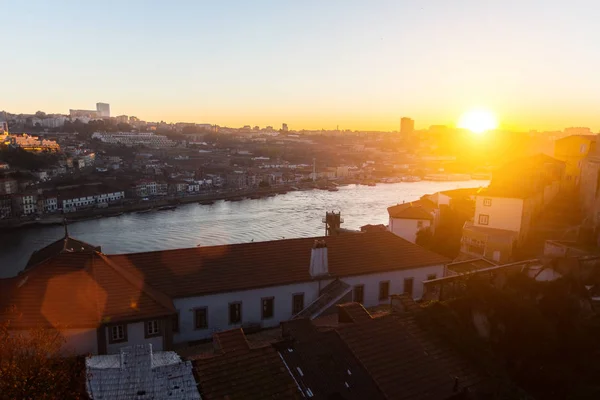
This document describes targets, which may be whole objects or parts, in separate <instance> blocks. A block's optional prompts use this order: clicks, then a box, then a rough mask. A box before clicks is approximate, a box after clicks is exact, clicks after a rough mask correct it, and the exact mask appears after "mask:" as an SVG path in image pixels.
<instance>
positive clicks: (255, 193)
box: [0, 184, 333, 230]
mask: <svg viewBox="0 0 600 400" xmlns="http://www.w3.org/2000/svg"><path fill="white" fill-rule="evenodd" d="M331 188H333V186H322V187H319V186H315V185H313V184H308V185H307V184H300V185H298V186H278V187H270V188H260V189H248V190H226V189H223V190H216V191H211V192H208V193H201V194H198V195H186V196H178V197H168V198H156V199H152V200H148V201H141V202H138V203H124V204H120V205H111V206H110V207H106V208H89V209H85V210H81V211H75V212H70V213H66V214H51V215H42V216H38V217H35V218H31V219H18V218H14V219H5V220H0V229H2V230H16V229H22V228H34V227H39V226H45V225H63V224H64V223H65V221H66V222H67V224H73V223H77V222H82V221H89V220H94V219H99V218H110V217H116V216H120V215H122V214H124V213H132V212H140V211H149V210H153V209H159V208H162V207H170V206H174V207H176V206H177V205H179V204H188V203H197V202H204V203H210V202H215V201H219V200H225V201H237V200H243V199H246V198H249V199H260V198H264V197H271V196H275V195H278V194H285V193H288V192H291V191H296V190H317V189H331Z"/></svg>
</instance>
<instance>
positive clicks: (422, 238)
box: [415, 227, 433, 248]
mask: <svg viewBox="0 0 600 400" xmlns="http://www.w3.org/2000/svg"><path fill="white" fill-rule="evenodd" d="M432 242H433V233H431V229H429V227H427V228H424V229H419V230H418V231H417V237H416V239H415V243H416V244H418V245H419V246H423V247H426V248H430V247H431V245H432Z"/></svg>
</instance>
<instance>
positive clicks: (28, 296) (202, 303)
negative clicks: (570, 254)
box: [0, 232, 449, 354]
mask: <svg viewBox="0 0 600 400" xmlns="http://www.w3.org/2000/svg"><path fill="white" fill-rule="evenodd" d="M57 249H58V250H59V251H57ZM70 249H73V250H70ZM48 253H49V254H48ZM348 260H352V261H350V262H349V261H348ZM447 262H449V260H448V259H446V258H444V257H442V256H439V255H437V254H435V253H432V252H430V251H428V250H426V249H424V248H421V247H419V246H416V245H414V244H412V243H409V242H407V241H406V240H404V239H401V238H399V237H397V236H395V235H393V234H392V233H390V232H372V233H361V234H354V235H340V236H336V237H325V238H317V239H315V238H303V239H289V240H278V241H271V242H256V243H245V244H236V245H226V246H209V247H196V248H190V249H178V250H169V251H163V252H150V253H134V254H121V255H105V254H103V253H102V252H101V251H100V249H99V248H97V247H94V246H92V245H89V244H85V243H83V242H80V241H76V240H75V239H71V238H69V237H65V239H63V240H62V241H59V242H56V243H54V244H51V245H49V246H48V247H47V248H45V249H42V250H40V251H39V252H37V253H34V255H33V256H32V260H30V263H29V264H28V267H27V268H26V270H25V271H24V272H23V273H22V274H21V275H19V276H18V277H17V278H14V279H15V280H14V281H12V282H10V283H12V285H9V289H7V290H10V291H11V296H9V297H8V298H7V299H6V301H7V302H8V303H7V304H0V306H4V308H6V307H8V306H10V305H11V303H16V304H14V305H15V306H16V307H17V309H19V307H25V308H27V310H29V311H27V312H33V313H34V315H33V316H32V318H33V317H35V320H36V321H42V322H44V323H51V324H53V323H56V322H61V325H64V324H65V321H66V322H70V323H69V324H68V325H69V326H73V329H77V330H76V331H73V332H71V331H69V332H67V336H68V337H69V338H68V343H69V344H70V345H71V346H72V347H76V348H77V349H79V350H82V349H84V350H86V351H91V352H92V353H95V354H105V353H108V354H114V353H118V352H119V351H120V349H121V348H122V347H123V346H130V345H138V344H148V343H149V344H152V347H153V348H154V349H156V350H157V351H158V350H169V349H170V348H171V346H172V345H173V344H185V343H188V342H192V341H197V340H204V339H208V338H210V337H211V336H212V334H213V333H214V332H216V331H220V330H226V329H232V328H246V329H265V328H271V327H276V326H278V325H279V324H280V323H281V322H282V321H286V320H289V319H292V318H293V317H295V316H297V315H298V316H300V315H301V316H303V317H307V318H311V319H312V318H316V317H318V316H320V315H324V314H327V313H328V312H331V310H332V308H334V306H335V304H337V303H339V302H346V301H356V302H358V303H361V304H363V305H364V306H365V307H371V306H377V305H381V304H389V301H390V296H391V295H392V294H394V293H407V294H408V295H409V296H412V297H413V298H420V297H421V296H422V294H423V281H426V280H431V279H435V278H436V277H441V276H443V273H444V266H445V264H446V263H447ZM40 264H43V265H46V267H44V268H40V267H39V265H40ZM52 265H55V266H58V265H69V266H70V267H69V268H73V271H79V272H77V273H73V274H64V273H62V272H58V271H57V272H56V273H57V274H59V275H58V276H55V275H54V273H53V268H56V267H52ZM88 269H89V271H88ZM59 276H60V277H59ZM105 276H106V278H104V277H105ZM38 279H40V282H41V283H39V285H38ZM90 279H91V280H90ZM104 279H106V280H104ZM23 280H26V281H25V283H22V282H23ZM71 280H73V281H71ZM0 284H2V281H1V280H0ZM63 284H64V285H67V284H68V285H69V287H74V285H77V287H80V288H82V290H81V291H76V292H73V291H65V290H64V287H63V288H62V290H59V288H60V287H62V286H63ZM48 285H56V286H52V287H51V288H49V286H48ZM42 287H43V288H47V290H46V292H45V293H46V299H53V301H54V300H56V304H54V303H53V304H49V303H48V301H49V300H48V301H46V302H44V301H43V297H44V296H40V298H39V299H37V297H36V296H35V295H34V293H35V291H36V290H41V288H42ZM48 288H49V289H48ZM84 288H87V289H85V290H83V289H84ZM54 289H56V292H54ZM95 292H97V293H95ZM49 296H50V297H49ZM81 296H83V297H81ZM84 297H85V298H86V299H87V300H85V299H84ZM32 299H37V300H35V301H36V302H37V301H38V300H39V302H40V303H39V304H37V303H36V304H33V305H32V304H30V302H32V301H34V300H32ZM96 303H98V304H96ZM66 304H68V306H66ZM50 305H52V310H55V311H52V313H49V314H48V313H44V312H42V313H41V314H37V313H35V310H36V307H49V306H50ZM1 308H2V307H0V309H1ZM94 310H96V311H94ZM97 310H100V316H98V311H97ZM81 315H83V316H85V318H83V317H81ZM73 318H76V321H71V319H73ZM86 321H87V322H86ZM75 322H76V323H75ZM84 322H85V323H84Z"/></svg>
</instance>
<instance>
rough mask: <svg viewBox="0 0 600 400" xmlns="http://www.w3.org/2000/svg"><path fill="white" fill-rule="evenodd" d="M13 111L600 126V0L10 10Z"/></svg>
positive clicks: (379, 126) (8, 101)
mask: <svg viewBox="0 0 600 400" xmlns="http://www.w3.org/2000/svg"><path fill="white" fill-rule="evenodd" d="M0 15H2V19H1V20H2V46H0V48H1V49H2V62H1V63H0V73H1V76H2V83H1V84H0V110H2V109H4V110H6V111H9V112H22V113H32V112H35V111H37V110H43V111H46V112H57V113H68V110H69V108H83V109H93V108H94V107H95V103H96V102H98V101H101V102H107V103H110V104H111V113H112V115H120V114H127V115H135V116H138V117H139V118H141V119H145V120H149V121H155V120H161V119H162V120H165V121H169V122H176V121H189V122H198V123H213V124H219V125H221V126H235V127H237V126H241V125H245V124H250V125H260V126H266V125H273V126H276V127H280V126H281V123H282V122H287V123H288V124H289V126H290V128H291V129H301V128H306V129H320V128H325V129H332V128H335V127H336V125H339V126H340V128H344V129H346V128H349V129H374V130H396V129H398V123H399V118H400V117H401V116H410V117H412V118H414V119H415V120H416V127H417V128H425V127H427V126H429V125H431V124H438V123H439V124H455V123H457V121H458V118H459V116H460V115H461V114H462V113H463V112H464V111H467V110H469V109H472V108H476V107H485V108H487V109H490V110H493V111H494V112H495V113H496V114H497V115H498V119H499V120H500V124H501V126H502V127H506V128H512V129H519V130H528V129H530V128H531V129H562V128H564V127H566V126H573V125H575V126H589V127H591V128H592V129H593V130H594V131H597V130H598V129H599V128H600V51H599V50H598V49H599V46H600V44H599V42H598V40H599V39H600V33H599V32H600V27H599V26H600V25H599V22H598V21H600V3H598V1H597V0H589V1H578V0H569V1H562V0H539V1H538V0H525V1H520V0H497V1H493V0H453V1H450V0H419V1H417V0H390V1H364V0H362V1H350V0H339V1H338V0H318V1H312V0H305V1H287V0H276V1H227V0H218V1H215V0H211V1H203V0H190V1H183V0H182V1H178V0H172V1H149V0H148V1H141V0H122V1H113V0H103V1H87V0H71V1H68V0H62V1H59V0H56V1H47V0H39V1H32V0H27V1H17V0H0Z"/></svg>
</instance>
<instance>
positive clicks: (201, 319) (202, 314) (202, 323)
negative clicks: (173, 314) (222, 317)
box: [194, 307, 208, 329]
mask: <svg viewBox="0 0 600 400" xmlns="http://www.w3.org/2000/svg"><path fill="white" fill-rule="evenodd" d="M194 320H195V324H194V325H195V327H196V329H206V328H208V309H207V308H206V307H202V308H196V309H195V310H194Z"/></svg>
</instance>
